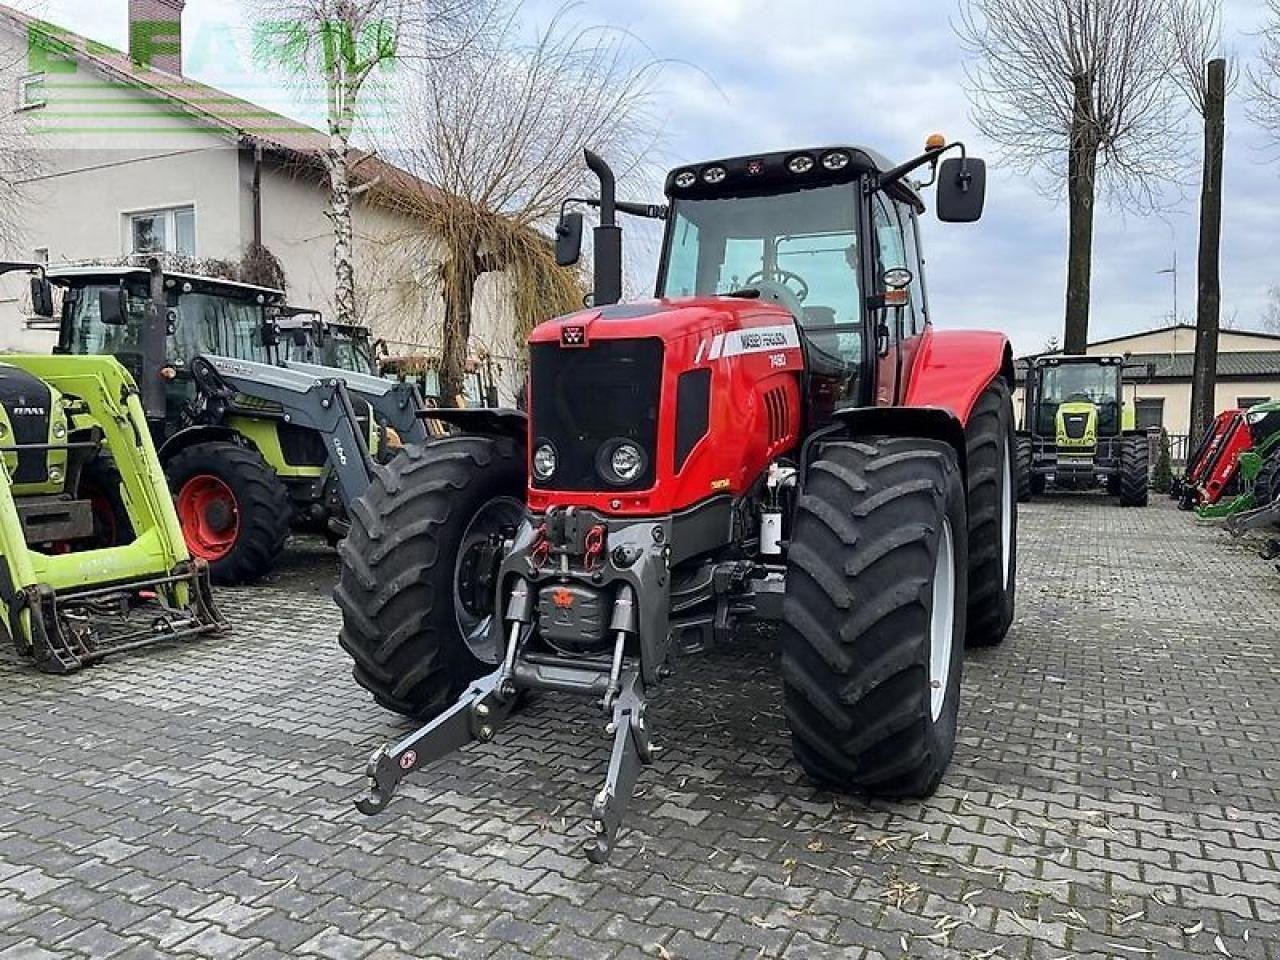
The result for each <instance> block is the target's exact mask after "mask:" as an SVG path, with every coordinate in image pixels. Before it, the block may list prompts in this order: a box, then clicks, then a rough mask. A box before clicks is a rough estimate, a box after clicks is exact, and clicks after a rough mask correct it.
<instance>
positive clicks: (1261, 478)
mask: <svg viewBox="0 0 1280 960" xmlns="http://www.w3.org/2000/svg"><path fill="white" fill-rule="evenodd" d="M1276 500H1280V450H1277V451H1276V452H1275V453H1273V454H1271V456H1270V457H1268V458H1267V459H1266V460H1265V461H1264V462H1263V464H1262V469H1261V470H1259V471H1258V475H1257V477H1255V478H1254V481H1253V502H1254V503H1255V504H1256V505H1257V506H1259V507H1266V506H1270V505H1271V504H1272V503H1274V502H1275V501H1276Z"/></svg>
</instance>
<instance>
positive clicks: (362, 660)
mask: <svg viewBox="0 0 1280 960" xmlns="http://www.w3.org/2000/svg"><path fill="white" fill-rule="evenodd" d="M520 450H521V448H520V447H519V446H517V445H516V444H515V443H514V442H512V441H510V440H498V439H493V438H489V437H451V438H447V439H444V440H438V441H435V442H433V443H428V444H424V445H421V446H416V445H415V446H410V447H407V448H406V449H405V450H404V452H403V453H402V454H401V455H400V456H398V457H396V458H395V459H394V460H393V461H392V462H391V463H390V464H389V465H388V466H387V467H386V469H385V470H384V471H382V472H380V473H379V475H378V476H377V477H376V478H375V479H374V482H373V483H372V484H371V485H370V487H369V489H368V490H367V491H366V492H365V495H364V496H363V497H361V498H360V500H359V501H357V502H356V503H355V505H354V506H353V507H352V509H351V530H350V532H349V533H348V534H347V536H346V539H344V540H343V541H342V543H341V544H340V545H339V547H338V555H339V556H340V557H341V560H342V569H341V572H340V574H339V577H338V586H337V588H336V590H335V591H334V599H335V600H336V601H337V603H338V607H339V608H340V609H341V610H342V631H341V633H340V634H339V642H340V643H341V644H342V648H343V649H344V650H346V651H347V653H348V654H350V655H351V658H352V660H353V661H354V662H355V665H354V669H353V673H354V676H355V679H356V682H357V683H359V684H360V685H361V686H362V687H364V688H365V689H366V690H368V691H369V692H370V693H372V694H373V698H374V700H376V701H377V702H378V703H379V704H381V705H382V706H384V707H386V708H387V709H388V710H393V711H395V712H396V713H400V714H404V715H405V716H409V717H413V718H415V719H430V718H431V717H434V716H436V715H437V714H439V713H440V712H441V711H442V710H444V709H445V708H446V707H448V706H449V705H450V704H452V703H453V702H454V700H456V699H457V698H458V697H459V696H460V695H461V694H462V693H463V692H464V690H465V689H466V687H467V685H468V684H470V683H471V682H472V681H473V680H475V679H476V678H477V677H480V676H482V675H483V674H485V673H488V672H490V671H492V670H493V669H494V668H495V667H496V665H497V662H498V647H497V644H496V643H495V642H494V639H493V634H492V632H491V630H490V627H491V625H492V618H493V615H494V609H493V607H494V599H495V595H496V584H495V583H494V574H495V572H496V568H497V565H498V562H499V561H500V560H501V553H500V548H501V543H502V540H503V538H504V537H505V536H507V535H508V534H509V533H510V531H511V530H512V529H513V528H515V527H516V526H518V525H519V523H520V522H521V520H522V519H523V517H524V513H525V502H524V492H525V465H524V458H523V457H522V456H521V452H520Z"/></svg>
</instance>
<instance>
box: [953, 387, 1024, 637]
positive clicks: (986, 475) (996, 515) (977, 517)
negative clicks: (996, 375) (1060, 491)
mask: <svg viewBox="0 0 1280 960" xmlns="http://www.w3.org/2000/svg"><path fill="white" fill-rule="evenodd" d="M966 438H967V454H966V459H967V462H968V469H969V476H968V487H969V490H968V505H969V510H968V512H969V613H968V633H967V635H966V637H965V643H966V644H967V645H968V646H970V647H994V646H996V645H997V644H998V643H1000V641H1002V640H1003V639H1004V638H1005V636H1006V635H1007V634H1008V633H1009V627H1010V626H1011V625H1012V623H1013V609H1014V600H1015V594H1016V592H1017V579H1018V505H1017V503H1016V501H1015V497H1016V495H1017V491H1016V489H1015V484H1016V483H1017V481H1015V479H1014V477H1015V475H1019V474H1020V470H1019V467H1018V466H1017V464H1016V460H1017V456H1018V449H1017V444H1016V438H1015V437H1014V432H1013V400H1012V398H1011V397H1010V395H1009V388H1008V386H1007V385H1006V384H1005V382H1004V381H1003V380H997V381H995V382H994V383H993V384H991V386H989V387H987V389H986V390H985V391H984V392H983V394H982V396H981V397H979V398H978V402H977V404H976V405H975V406H974V408H973V413H972V414H971V415H970V417H969V425H968V427H967V429H966Z"/></svg>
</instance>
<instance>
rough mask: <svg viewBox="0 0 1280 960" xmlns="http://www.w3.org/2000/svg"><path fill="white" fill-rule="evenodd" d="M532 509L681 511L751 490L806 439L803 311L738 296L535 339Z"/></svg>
mask: <svg viewBox="0 0 1280 960" xmlns="http://www.w3.org/2000/svg"><path fill="white" fill-rule="evenodd" d="M529 346H530V351H529V353H530V370H529V429H530V436H529V451H530V464H529V468H530V469H529V477H530V488H529V506H530V508H531V509H532V510H534V511H535V512H541V511H544V510H546V509H548V508H549V507H561V506H585V507H591V508H593V509H596V510H599V511H602V512H605V513H610V514H619V515H631V516H650V515H664V514H670V513H675V512H678V511H682V510H685V509H688V508H690V507H693V506H696V505H697V504H699V503H701V502H702V501H704V500H707V499H709V498H711V497H715V496H718V495H730V496H740V495H742V494H743V493H745V492H746V491H747V490H748V489H749V488H750V487H751V486H752V484H754V483H755V482H756V480H757V479H758V478H759V477H760V476H761V474H762V473H763V472H764V471H765V469H766V468H767V467H768V465H769V463H770V462H771V461H773V460H774V459H776V458H777V457H779V456H781V455H783V454H785V453H787V452H788V451H791V450H793V449H794V448H795V447H796V446H797V445H798V443H799V440H800V435H801V429H802V428H801V409H802V408H801V401H800V381H801V375H802V372H803V367H804V361H803V356H802V351H801V348H800V335H799V331H798V330H797V328H796V323H795V320H794V319H793V318H792V316H791V314H790V313H788V312H787V311H785V310H784V309H782V308H781V307H779V306H776V305H774V304H772V303H767V302H762V301H759V300H753V299H745V298H738V297H702V298H696V299H681V300H653V301H646V302H641V303H631V304H625V305H617V306H610V307H603V308H599V309H589V310H585V311H582V312H580V313H576V314H571V315H569V316H566V317H560V318H558V319H556V320H551V321H549V322H547V323H544V324H542V325H540V326H539V327H537V328H536V329H535V330H534V331H533V333H532V335H531V336H530V338H529Z"/></svg>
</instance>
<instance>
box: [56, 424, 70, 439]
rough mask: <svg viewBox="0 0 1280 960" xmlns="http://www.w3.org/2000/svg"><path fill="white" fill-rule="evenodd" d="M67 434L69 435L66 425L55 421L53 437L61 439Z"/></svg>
mask: <svg viewBox="0 0 1280 960" xmlns="http://www.w3.org/2000/svg"><path fill="white" fill-rule="evenodd" d="M66 435H67V428H66V427H64V426H63V425H62V424H60V423H55V424H54V425H53V439H55V440H61V439H62V438H63V437H65V436H66Z"/></svg>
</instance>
